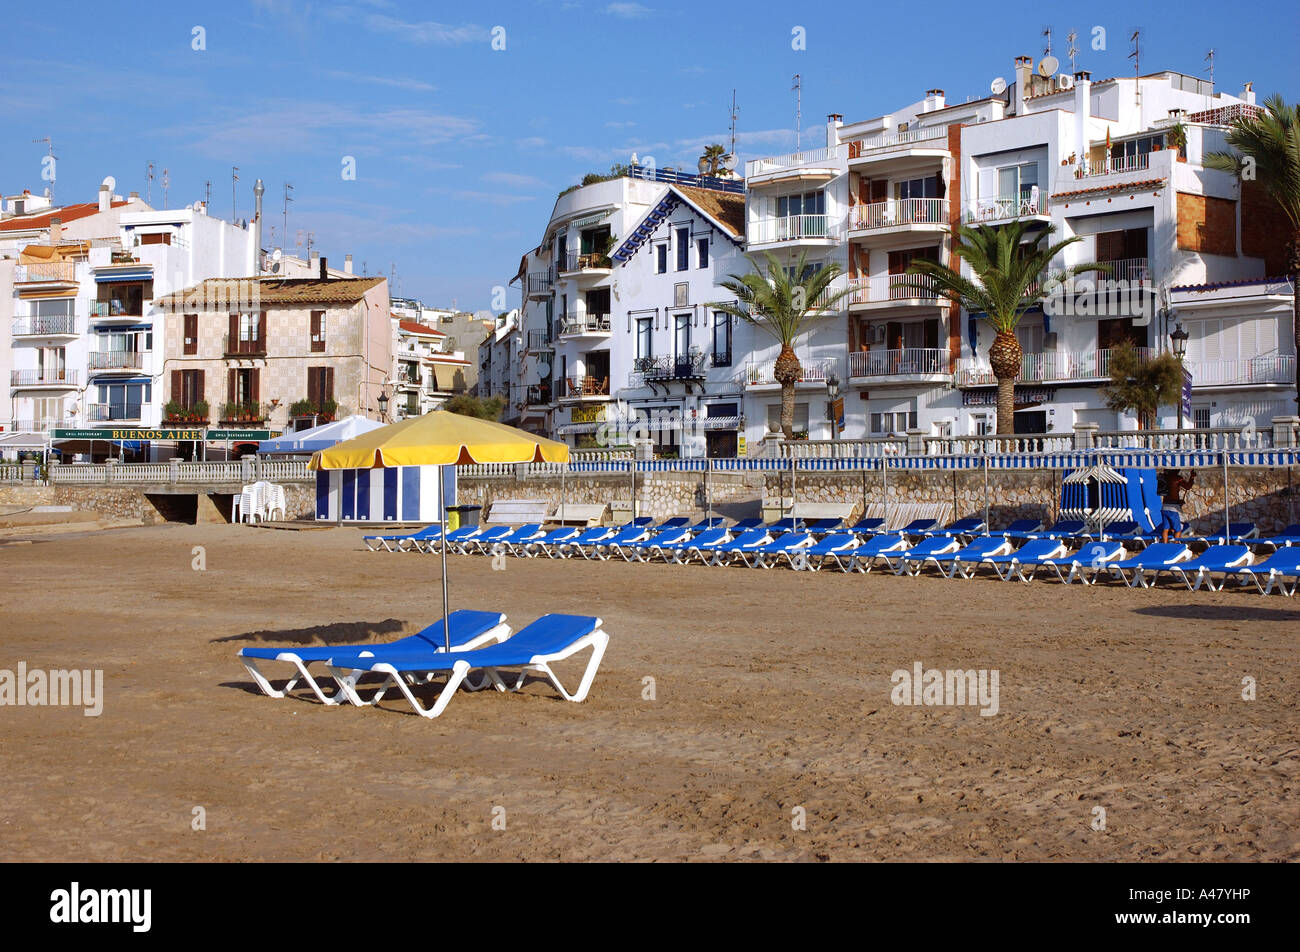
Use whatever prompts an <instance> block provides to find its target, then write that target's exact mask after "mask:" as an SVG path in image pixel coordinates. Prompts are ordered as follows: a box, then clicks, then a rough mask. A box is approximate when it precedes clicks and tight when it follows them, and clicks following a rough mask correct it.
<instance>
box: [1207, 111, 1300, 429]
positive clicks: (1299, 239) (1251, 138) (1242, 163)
mask: <svg viewBox="0 0 1300 952" xmlns="http://www.w3.org/2000/svg"><path fill="white" fill-rule="evenodd" d="M1264 106H1265V108H1266V110H1267V111H1266V112H1265V113H1264V114H1263V115H1259V116H1243V117H1239V118H1237V119H1234V120H1233V121H1232V125H1231V126H1230V127H1229V128H1228V133H1227V135H1226V136H1225V137H1224V140H1225V141H1226V142H1227V144H1228V145H1229V146H1231V147H1232V148H1233V149H1235V150H1236V151H1235V152H1210V153H1208V154H1207V155H1206V156H1205V160H1204V161H1205V167H1206V168H1208V169H1218V170H1220V171H1222V172H1232V173H1234V174H1238V175H1240V176H1241V177H1242V179H1243V180H1246V181H1250V180H1257V181H1259V182H1261V183H1262V184H1263V186H1264V188H1265V190H1266V191H1267V192H1268V195H1269V197H1270V198H1272V199H1273V201H1275V202H1277V204H1278V206H1279V207H1281V209H1282V212H1283V214H1285V215H1286V217H1287V219H1288V220H1289V221H1290V222H1291V234H1290V235H1289V236H1288V238H1287V243H1286V254H1287V259H1286V260H1287V271H1288V273H1289V274H1290V276H1291V315H1292V316H1291V325H1292V326H1291V332H1292V334H1293V335H1294V336H1295V340H1296V342H1297V343H1298V344H1300V108H1298V107H1296V106H1291V105H1288V104H1287V102H1286V100H1284V99H1283V98H1282V97H1281V96H1280V95H1274V96H1270V97H1269V98H1268V99H1267V100H1266V101H1265V103H1264ZM1247 170H1249V172H1247ZM1296 404H1297V405H1298V406H1300V361H1297V362H1296Z"/></svg>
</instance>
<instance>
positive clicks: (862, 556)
mask: <svg viewBox="0 0 1300 952" xmlns="http://www.w3.org/2000/svg"><path fill="white" fill-rule="evenodd" d="M908 545H909V543H908V541H907V539H906V538H904V537H903V536H901V535H895V534H892V533H891V534H889V535H878V536H872V537H871V538H870V539H867V540H866V541H865V542H863V543H862V545H860V546H858V547H857V548H856V549H854V550H853V555H852V557H851V558H850V560H849V568H850V569H852V570H854V571H857V572H861V573H862V574H863V575H869V574H871V570H872V569H873V568H875V567H876V563H877V562H883V561H885V559H886V557H887V556H890V555H893V554H895V553H898V552H903V551H905V550H906V549H907V547H908Z"/></svg>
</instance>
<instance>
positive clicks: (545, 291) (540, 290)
mask: <svg viewBox="0 0 1300 952" xmlns="http://www.w3.org/2000/svg"><path fill="white" fill-rule="evenodd" d="M525 281H526V282H527V285H526V287H527V294H528V296H529V297H530V298H544V297H547V296H548V295H549V294H550V293H551V286H552V285H554V284H555V275H553V274H552V273H551V272H550V271H537V272H534V273H532V274H529V275H528V276H527V277H526V278H525Z"/></svg>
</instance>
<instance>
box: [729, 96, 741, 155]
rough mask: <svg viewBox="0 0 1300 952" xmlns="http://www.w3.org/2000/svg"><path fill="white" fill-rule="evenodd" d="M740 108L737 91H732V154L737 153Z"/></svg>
mask: <svg viewBox="0 0 1300 952" xmlns="http://www.w3.org/2000/svg"><path fill="white" fill-rule="evenodd" d="M738 115H740V110H739V109H737V108H736V91H735V90H734V89H733V90H732V91H731V154H732V155H735V154H736V117H737V116H738Z"/></svg>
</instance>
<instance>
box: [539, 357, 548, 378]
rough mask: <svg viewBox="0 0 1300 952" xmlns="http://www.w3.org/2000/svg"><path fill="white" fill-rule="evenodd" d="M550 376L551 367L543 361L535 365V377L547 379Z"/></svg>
mask: <svg viewBox="0 0 1300 952" xmlns="http://www.w3.org/2000/svg"><path fill="white" fill-rule="evenodd" d="M550 375H551V365H550V364H548V363H547V362H546V361H544V360H543V361H542V362H541V363H539V364H538V365H537V376H539V377H549V376H550Z"/></svg>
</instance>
